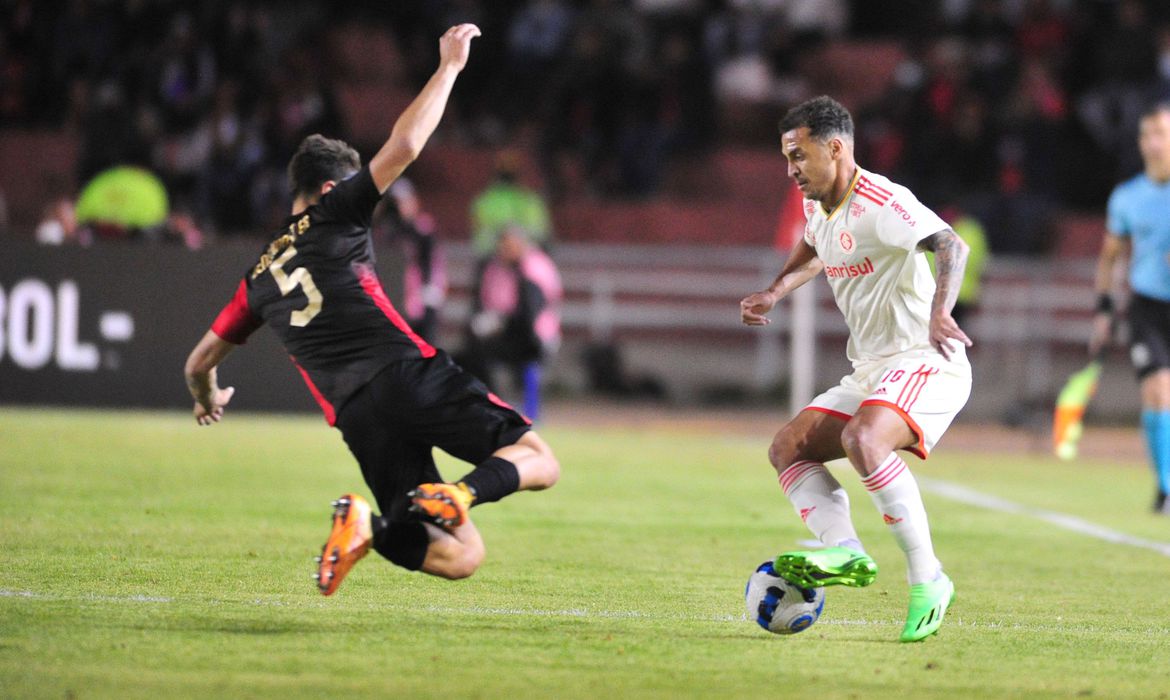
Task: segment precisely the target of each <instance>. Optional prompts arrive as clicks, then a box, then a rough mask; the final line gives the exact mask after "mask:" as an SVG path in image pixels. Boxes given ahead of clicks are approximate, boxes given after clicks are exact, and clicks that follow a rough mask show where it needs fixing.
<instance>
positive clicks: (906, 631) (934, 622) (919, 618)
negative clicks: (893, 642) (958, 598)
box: [899, 572, 955, 642]
mask: <svg viewBox="0 0 1170 700" xmlns="http://www.w3.org/2000/svg"><path fill="white" fill-rule="evenodd" d="M954 600H955V584H954V583H952V582H951V579H950V577H949V576H947V575H946V574H944V573H941V572H940V573H939V575H938V578H936V579H935V580H933V581H929V582H927V583H916V584H914V585H913V586H910V609H909V611H907V613H906V626H905V627H903V628H902V636H901V638H900V640H899V641H903V642H917V641H921V640H923V639H926V638H927V637H929V636H930V635H932V634H934V633H935V632H938V628H939V627H940V626H941V625H942V621H943V616H944V615H946V614H947V608H949V607H950V606H951V603H952V602H954Z"/></svg>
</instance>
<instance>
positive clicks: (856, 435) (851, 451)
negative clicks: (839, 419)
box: [841, 421, 889, 457]
mask: <svg viewBox="0 0 1170 700" xmlns="http://www.w3.org/2000/svg"><path fill="white" fill-rule="evenodd" d="M880 442H881V439H880V436H879V435H878V433H877V431H876V430H874V429H873V428H872V427H871V426H869V425H867V424H865V423H861V422H856V421H850V422H849V424H848V425H846V426H845V429H844V430H842V431H841V447H843V448H845V454H847V455H849V456H850V457H858V456H863V455H868V454H869V453H871V452H874V451H877V450H879V449H881V446H880V445H879V443H880ZM886 452H889V450H888V449H887V450H886Z"/></svg>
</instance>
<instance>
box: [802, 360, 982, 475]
mask: <svg viewBox="0 0 1170 700" xmlns="http://www.w3.org/2000/svg"><path fill="white" fill-rule="evenodd" d="M970 395H971V365H970V364H968V362H967V358H966V356H965V355H964V354H963V353H962V352H960V353H959V354H958V355H957V356H952V359H951V360H946V359H944V358H943V356H942V355H939V354H938V353H937V352H935V353H930V354H928V353H922V352H915V353H914V354H912V355H911V354H907V355H902V356H899V357H893V358H890V359H888V360H882V361H880V362H870V363H865V364H861V365H857V366H856V367H855V368H854V371H853V374H850V375H849V376H847V377H843V378H842V379H841V383H840V384H838V385H837V386H835V387H833V388H832V389H829V390H828V391H826V392H825V393H823V394H821V395H820V396H818V397H816V398H815V399H813V400H812V403H810V404H809V405H808V406H807V407H805V410H806V411H819V412H821V413H827V414H829V415H831V416H837V417H839V418H843V419H845V420H849V419H850V418H852V417H853V414H854V413H857V409H858V408H860V407H862V406H885V407H886V408H889V409H891V410H893V411H895V412H897V414H898V415H900V416H901V417H902V420H904V421H906V425H908V426H910V430H912V431H913V432H914V434H915V435H916V436H918V444H917V445H913V446H911V447H908V448H906V449H907V450H909V451H910V452H913V453H914V454H916V455H918V456H919V457H921V458H923V459H926V456H927V455H928V454H930V451H931V450H932V449H934V446H935V444H937V443H938V441H939V439H940V438H941V437H942V436H943V433H945V432H946V431H947V428H948V427H950V425H951V421H953V420H954V419H955V416H957V415H958V414H959V411H960V410H962V408H963V406H964V405H966V403H967V398H968V397H969V396H970Z"/></svg>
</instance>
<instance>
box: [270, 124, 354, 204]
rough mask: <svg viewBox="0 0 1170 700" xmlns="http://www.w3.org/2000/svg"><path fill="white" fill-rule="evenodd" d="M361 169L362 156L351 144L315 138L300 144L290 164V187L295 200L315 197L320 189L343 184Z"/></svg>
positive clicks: (310, 137)
mask: <svg viewBox="0 0 1170 700" xmlns="http://www.w3.org/2000/svg"><path fill="white" fill-rule="evenodd" d="M361 167H362V158H361V156H359V155H358V152H357V151H355V150H354V149H353V148H352V147H350V145H349V144H348V143H346V142H345V141H341V140H339V139H327V138H325V137H324V136H322V135H321V134H313V135H312V136H306V137H305V140H304V141H301V145H300V147H299V148H297V152H296V153H294V154H293V157H292V160H290V161H289V162H288V184H289V187H290V188H291V189H292V195H293V197H296V196H298V195H304V196H306V197H316V196H317V194H318V193H319V192H320V191H321V185H323V184H325V183H326V182H329V181H330V180H334V181H340V180H344V179H345V178H347V177H349V176H350V175H353V174H354V173H356V172H357V171H358V169H359V168H361Z"/></svg>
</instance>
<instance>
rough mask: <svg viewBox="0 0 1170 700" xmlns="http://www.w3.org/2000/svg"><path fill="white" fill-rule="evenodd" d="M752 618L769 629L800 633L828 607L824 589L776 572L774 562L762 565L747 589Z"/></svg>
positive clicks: (779, 631)
mask: <svg viewBox="0 0 1170 700" xmlns="http://www.w3.org/2000/svg"><path fill="white" fill-rule="evenodd" d="M743 597H744V600H745V601H746V603H747V614H748V617H749V618H751V619H753V620H755V621H756V624H758V625H759V626H760V627H763V628H764V629H766V630H768V631H769V632H775V633H776V634H796V633H797V632H803V631H805V630H806V629H808V628H809V627H812V624H813V623H814V622H816V621H817V618H819V617H820V616H821V611H822V610H824V608H825V589H824V588H801V587H799V586H797V585H795V584H792V583H789V582H788V581H785V580H784V579H782V578H780V577H779V576H777V575H776V571H775V570H774V569H772V562H770V561H766V562H764V563H763V564H760V565H759V566H758V567H757V568H756V571H755V573H753V574H752V577H751V578H749V579H748V582H747V587H746V588H745V589H744V591H743Z"/></svg>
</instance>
